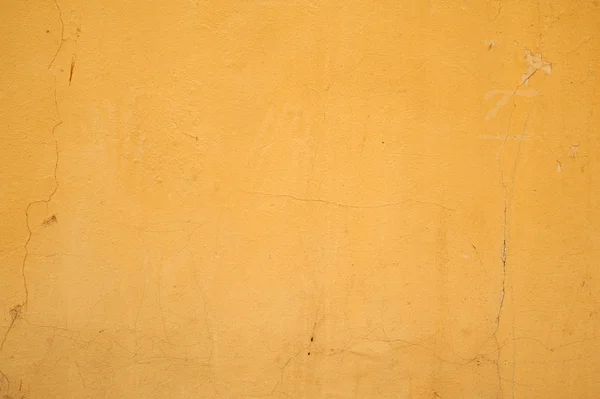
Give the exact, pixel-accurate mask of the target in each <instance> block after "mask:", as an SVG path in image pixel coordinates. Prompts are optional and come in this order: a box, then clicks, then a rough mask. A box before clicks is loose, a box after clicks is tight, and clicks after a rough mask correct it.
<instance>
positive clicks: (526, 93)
mask: <svg viewBox="0 0 600 399" xmlns="http://www.w3.org/2000/svg"><path fill="white" fill-rule="evenodd" d="M538 94H540V92H539V91H537V90H536V89H517V90H516V91H514V90H490V91H488V92H487V93H485V96H484V97H483V98H484V99H485V100H489V99H491V98H492V97H495V96H498V95H500V96H502V97H500V100H499V101H498V102H497V103H496V106H495V107H494V108H492V109H490V110H489V111H488V113H487V114H486V116H485V120H486V121H488V120H490V119H492V118H495V117H496V114H497V113H498V111H499V110H500V108H502V107H503V106H505V105H506V104H508V101H509V100H510V99H511V98H512V96H520V97H535V96H537V95H538Z"/></svg>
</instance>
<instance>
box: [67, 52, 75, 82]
mask: <svg viewBox="0 0 600 399" xmlns="http://www.w3.org/2000/svg"><path fill="white" fill-rule="evenodd" d="M76 58H77V57H76V56H75V54H73V57H72V58H71V69H70V70H69V86H71V81H72V80H73V71H74V70H75V60H76Z"/></svg>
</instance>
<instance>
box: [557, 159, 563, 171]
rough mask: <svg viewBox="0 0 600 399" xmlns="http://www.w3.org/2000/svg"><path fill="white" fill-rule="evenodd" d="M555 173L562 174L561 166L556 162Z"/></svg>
mask: <svg viewBox="0 0 600 399" xmlns="http://www.w3.org/2000/svg"><path fill="white" fill-rule="evenodd" d="M556 172H557V173H560V172H562V165H561V164H560V162H559V161H556Z"/></svg>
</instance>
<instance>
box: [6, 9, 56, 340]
mask: <svg viewBox="0 0 600 399" xmlns="http://www.w3.org/2000/svg"><path fill="white" fill-rule="evenodd" d="M55 5H56V9H57V11H58V17H59V20H60V26H61V33H60V41H59V44H58V47H57V49H56V52H55V53H54V56H53V57H52V60H51V61H50V64H48V68H47V70H48V71H50V68H51V67H52V65H53V64H54V61H55V60H56V57H57V56H58V53H59V52H60V50H61V48H62V44H63V42H64V31H65V24H64V21H63V18H62V11H61V9H60V6H59V5H58V1H55ZM50 73H52V72H51V71H50ZM52 75H53V76H54V107H55V109H56V115H57V117H58V122H56V123H55V124H54V126H52V130H51V135H52V139H53V141H54V152H55V158H54V170H53V172H52V174H53V177H54V187H53V188H52V191H51V192H50V193H49V194H48V196H47V198H45V199H41V200H36V201H32V202H30V203H29V204H28V205H27V208H26V209H25V225H26V227H27V239H26V240H25V244H23V248H24V249H25V255H24V257H23V262H22V264H21V275H22V277H23V289H24V291H25V299H24V300H23V303H22V304H21V305H17V306H18V311H17V312H16V313H15V315H14V317H13V319H12V322H11V324H10V325H9V328H8V330H7V332H6V335H5V337H4V340H6V336H8V333H9V332H10V330H11V328H12V327H13V325H14V322H15V320H16V318H17V317H19V315H20V314H21V309H23V310H24V311H26V310H27V304H28V303H29V289H28V287H27V275H26V273H25V267H26V265H27V258H28V257H29V242H30V241H31V238H32V236H33V232H32V231H31V226H30V224H29V210H30V209H31V207H32V206H33V205H36V204H42V203H43V204H46V206H48V204H49V203H50V201H51V200H52V197H53V196H54V194H55V193H56V191H57V190H58V186H59V184H58V178H57V175H56V173H57V170H58V162H59V151H58V140H57V139H56V129H57V128H58V127H59V126H60V125H62V123H63V119H62V117H61V115H60V110H59V107H58V97H57V86H58V81H57V77H56V75H55V74H52ZM17 306H15V308H13V310H14V309H16V308H17ZM11 316H13V311H12V310H11Z"/></svg>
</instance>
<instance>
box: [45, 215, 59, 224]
mask: <svg viewBox="0 0 600 399" xmlns="http://www.w3.org/2000/svg"><path fill="white" fill-rule="evenodd" d="M54 223H58V219H57V218H56V215H52V216H50V217H49V218H48V219H46V220H44V221H43V222H42V226H50V225H53V224H54Z"/></svg>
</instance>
